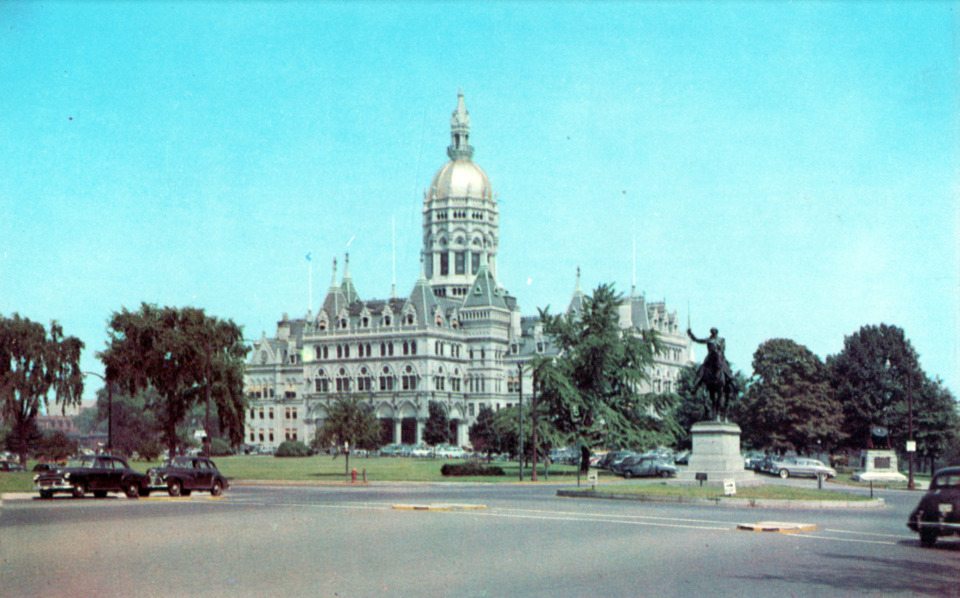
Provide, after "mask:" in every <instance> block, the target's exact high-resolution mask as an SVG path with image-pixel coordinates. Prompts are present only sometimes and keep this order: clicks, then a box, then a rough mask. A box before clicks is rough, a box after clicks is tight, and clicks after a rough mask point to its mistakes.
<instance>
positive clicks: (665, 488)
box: [565, 482, 870, 502]
mask: <svg viewBox="0 0 960 598" xmlns="http://www.w3.org/2000/svg"><path fill="white" fill-rule="evenodd" d="M565 490H568V491H577V490H580V491H584V493H587V492H590V491H593V492H596V493H597V494H606V495H614V494H625V495H637V496H662V497H687V498H710V499H715V498H726V497H724V494H723V488H720V487H717V486H674V485H668V484H663V483H642V482H641V483H625V484H600V485H598V486H597V487H596V488H589V487H584V486H581V487H580V488H576V487H573V488H565ZM728 498H747V499H750V498H759V499H766V500H824V501H845V502H859V501H866V500H870V497H869V496H867V495H860V494H852V493H848V492H837V491H835V490H817V489H815V488H795V487H792V486H779V485H773V484H771V485H764V486H745V487H742V488H737V493H736V494H735V495H733V496H731V497H728Z"/></svg>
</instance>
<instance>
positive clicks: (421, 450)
mask: <svg viewBox="0 0 960 598" xmlns="http://www.w3.org/2000/svg"><path fill="white" fill-rule="evenodd" d="M431 455H433V449H431V448H430V447H429V446H427V445H425V444H418V445H417V446H415V447H413V449H412V450H411V451H410V456H411V457H430V456H431Z"/></svg>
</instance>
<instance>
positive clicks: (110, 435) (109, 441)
mask: <svg viewBox="0 0 960 598" xmlns="http://www.w3.org/2000/svg"><path fill="white" fill-rule="evenodd" d="M83 375H84V376H96V377H97V378H100V379H101V380H103V383H104V384H105V385H106V386H107V446H106V449H107V450H108V451H110V450H112V449H113V385H112V384H111V383H110V381H109V380H107V379H106V378H105V377H103V376H101V375H100V374H98V373H96V372H83Z"/></svg>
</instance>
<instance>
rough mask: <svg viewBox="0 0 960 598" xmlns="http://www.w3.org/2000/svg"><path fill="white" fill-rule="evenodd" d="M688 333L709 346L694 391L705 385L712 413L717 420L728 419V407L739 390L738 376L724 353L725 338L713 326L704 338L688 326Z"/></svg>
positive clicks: (695, 340)
mask: <svg viewBox="0 0 960 598" xmlns="http://www.w3.org/2000/svg"><path fill="white" fill-rule="evenodd" d="M687 335H688V336H689V337H690V339H691V340H692V341H693V342H696V343H700V344H702V345H706V346H707V356H706V358H704V360H703V363H702V364H701V365H700V368H699V369H698V370H697V376H696V378H694V380H693V392H697V390H699V388H700V385H701V384H702V385H703V386H705V387H706V389H707V393H708V394H709V395H710V405H709V407H710V415H712V416H713V419H715V420H716V421H727V408H728V407H729V406H730V403H731V402H732V401H733V398H734V397H735V396H736V395H737V392H738V390H737V381H736V378H734V376H733V371H732V370H731V369H730V364H729V363H728V362H727V358H726V356H725V355H724V350H725V344H724V340H723V339H722V338H721V337H720V336H719V332H718V331H717V329H716V328H711V329H710V336H709V337H707V338H703V339H701V338H697V337H696V336H694V334H693V332H692V331H691V330H690V328H687Z"/></svg>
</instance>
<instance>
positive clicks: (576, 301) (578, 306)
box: [567, 266, 584, 315]
mask: <svg viewBox="0 0 960 598" xmlns="http://www.w3.org/2000/svg"><path fill="white" fill-rule="evenodd" d="M583 297H584V295H583V289H581V288H580V266H577V288H575V289H574V290H573V297H571V298H570V305H568V306H567V313H568V314H571V313H572V314H577V315H580V314H582V313H583Z"/></svg>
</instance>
